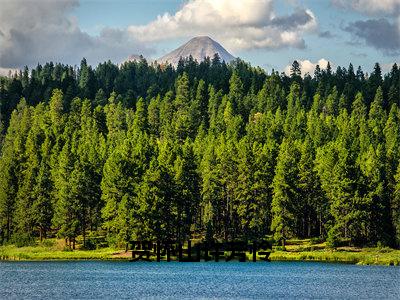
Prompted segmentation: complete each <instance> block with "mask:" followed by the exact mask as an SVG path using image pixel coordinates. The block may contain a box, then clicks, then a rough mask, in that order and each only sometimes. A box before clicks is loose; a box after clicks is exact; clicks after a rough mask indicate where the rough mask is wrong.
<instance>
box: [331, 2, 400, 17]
mask: <svg viewBox="0 0 400 300" xmlns="http://www.w3.org/2000/svg"><path fill="white" fill-rule="evenodd" d="M331 1H332V3H333V4H335V5H337V6H340V7H343V8H352V9H354V10H356V11H359V12H361V13H365V14H368V15H377V14H386V15H398V14H399V12H400V0H331Z"/></svg>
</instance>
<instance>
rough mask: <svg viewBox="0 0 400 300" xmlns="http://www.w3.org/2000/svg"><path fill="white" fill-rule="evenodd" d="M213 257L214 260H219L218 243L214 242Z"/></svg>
mask: <svg viewBox="0 0 400 300" xmlns="http://www.w3.org/2000/svg"><path fill="white" fill-rule="evenodd" d="M214 259H215V262H218V261H219V245H218V243H215V253H214Z"/></svg>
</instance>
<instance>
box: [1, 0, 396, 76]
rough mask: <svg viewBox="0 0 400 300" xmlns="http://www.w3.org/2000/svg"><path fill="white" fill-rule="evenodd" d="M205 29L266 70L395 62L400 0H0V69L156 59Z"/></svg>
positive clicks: (385, 67)
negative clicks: (137, 57) (130, 58)
mask: <svg viewBox="0 0 400 300" xmlns="http://www.w3.org/2000/svg"><path fill="white" fill-rule="evenodd" d="M199 35H207V36H210V37H211V38H213V39H214V40H216V41H218V42H219V43H220V44H222V45H223V46H224V47H225V48H226V49H227V50H228V51H229V52H230V53H232V54H233V55H234V56H237V57H240V58H242V59H243V60H245V61H248V62H250V63H251V64H252V65H253V66H260V67H262V68H264V69H265V70H266V71H267V72H270V71H271V70H272V69H274V70H277V71H285V70H288V66H290V64H291V63H292V62H293V60H298V61H299V62H300V65H301V67H302V71H303V73H307V72H309V73H311V74H312V72H313V70H314V68H315V66H316V64H319V65H320V66H321V67H322V68H323V67H326V65H327V62H328V61H329V62H330V63H331V65H332V66H333V67H337V66H344V67H347V66H348V65H349V63H350V62H351V63H353V65H354V66H355V67H357V66H359V65H361V66H362V67H363V69H364V70H365V71H367V72H368V71H371V70H372V68H373V65H374V64H375V62H379V63H380V64H381V66H382V69H383V70H384V71H389V70H390V68H391V66H392V65H393V63H394V62H397V63H399V62H400V59H399V58H400V0H280V1H279V0H240V1H239V0H147V1H146V0H137V1H135V0H0V73H3V74H5V73H7V72H8V70H9V69H19V68H22V67H24V66H25V65H27V66H28V67H32V66H35V65H37V64H38V63H42V64H43V63H45V62H48V61H53V62H61V63H65V64H72V65H79V63H80V60H81V59H82V57H85V58H86V59H87V61H88V62H89V63H90V64H92V65H97V64H98V63H99V62H103V61H106V60H108V59H110V60H111V61H113V62H114V63H121V62H123V61H124V60H125V59H126V58H127V57H128V56H129V55H132V54H142V55H143V56H144V57H146V58H150V59H156V58H158V57H161V56H163V55H164V54H166V53H168V52H170V51H172V50H174V49H175V48H177V47H178V46H180V45H181V44H182V43H184V42H186V41H187V40H189V39H190V38H192V37H195V36H199Z"/></svg>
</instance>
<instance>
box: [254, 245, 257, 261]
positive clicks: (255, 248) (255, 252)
mask: <svg viewBox="0 0 400 300" xmlns="http://www.w3.org/2000/svg"><path fill="white" fill-rule="evenodd" d="M256 261H257V242H256V241H253V262H256Z"/></svg>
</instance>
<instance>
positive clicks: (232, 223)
mask: <svg viewBox="0 0 400 300" xmlns="http://www.w3.org/2000/svg"><path fill="white" fill-rule="evenodd" d="M300 71H301V70H300V67H299V64H298V63H297V62H294V63H293V65H292V70H291V74H290V76H286V75H285V74H279V73H278V72H275V71H272V72H271V73H266V72H265V71H264V70H262V69H260V68H254V67H251V66H250V65H249V64H247V63H245V62H243V61H240V60H237V61H235V62H233V63H231V64H229V65H227V64H225V63H224V62H221V61H220V60H219V58H218V56H215V57H214V58H212V59H206V60H205V61H204V62H201V63H200V64H198V63H197V62H196V61H193V59H190V58H189V59H187V60H182V61H181V62H180V63H179V65H178V66H177V68H173V67H171V66H160V65H149V64H148V63H147V62H146V61H145V60H144V59H143V60H141V61H134V62H127V63H124V64H122V65H121V66H117V65H114V64H112V63H111V62H105V63H102V64H99V65H98V66H97V67H96V68H93V67H91V66H89V65H88V64H87V63H86V60H85V59H83V60H82V62H81V65H80V66H79V67H71V66H66V65H62V64H53V63H47V64H45V65H44V66H42V65H38V66H37V67H36V68H35V69H32V70H28V68H26V69H25V70H23V71H21V72H20V73H18V74H12V75H11V76H8V77H0V109H1V110H0V112H1V115H0V116H1V117H0V120H1V125H0V127H1V129H0V133H1V135H0V155H1V157H0V170H1V172H0V242H2V243H16V242H21V241H22V242H26V241H29V240H31V239H33V238H39V237H40V238H41V239H43V238H46V237H49V236H58V237H60V238H65V239H67V240H69V241H74V239H75V238H76V237H77V236H82V237H83V238H84V239H86V238H87V237H88V236H89V235H96V234H99V235H104V234H105V235H106V236H107V240H108V242H109V243H110V244H114V245H115V244H123V243H124V242H126V241H129V240H134V239H164V240H165V239H174V240H184V239H187V238H190V237H201V238H204V239H218V240H235V239H245V240H252V239H260V238H264V237H266V236H273V238H274V240H275V241H276V242H277V243H281V242H284V241H285V240H286V239H288V238H292V237H298V238H318V239H321V240H327V242H328V244H329V245H331V246H336V245H339V244H340V243H343V242H346V243H348V244H351V245H377V244H378V245H388V246H393V247H398V246H399V244H400V166H399V162H400V108H399V107H400V70H399V68H398V66H397V65H394V66H393V68H392V70H391V71H390V72H389V73H388V74H382V71H381V68H380V66H379V64H376V65H375V67H374V69H373V71H372V72H370V74H367V73H364V72H363V71H362V70H361V68H358V69H357V70H354V68H353V66H352V65H351V64H350V65H349V67H348V68H347V69H346V68H341V67H338V68H337V70H336V71H334V70H332V69H331V67H330V66H328V68H327V69H326V70H321V69H320V68H319V67H317V69H316V71H315V73H314V74H311V75H306V76H305V77H304V78H303V77H301V72H300Z"/></svg>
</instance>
